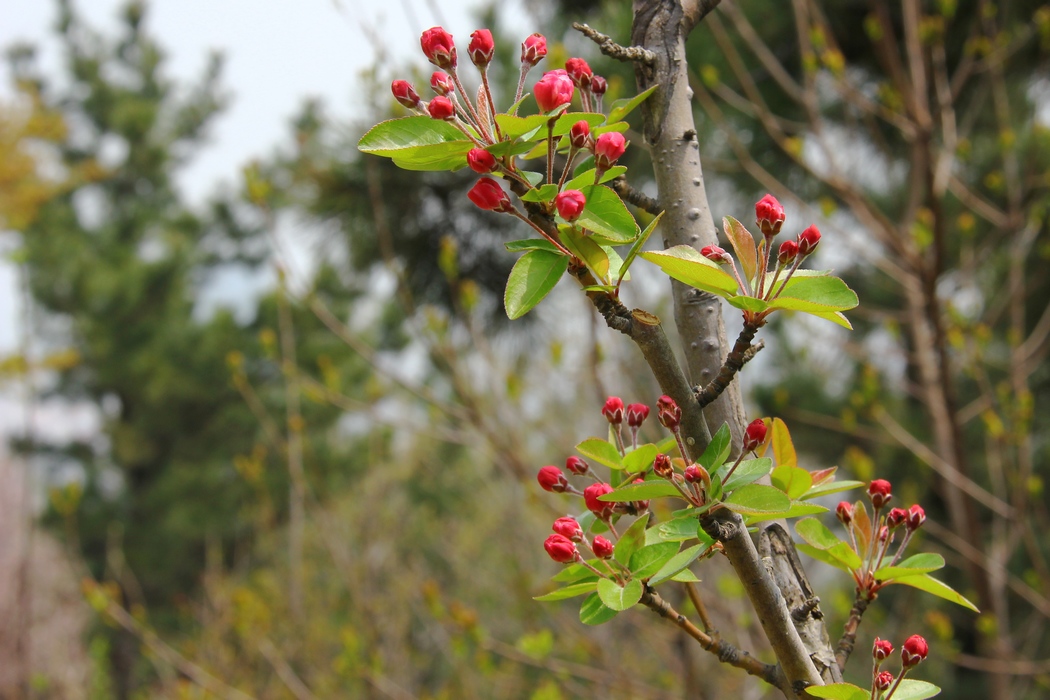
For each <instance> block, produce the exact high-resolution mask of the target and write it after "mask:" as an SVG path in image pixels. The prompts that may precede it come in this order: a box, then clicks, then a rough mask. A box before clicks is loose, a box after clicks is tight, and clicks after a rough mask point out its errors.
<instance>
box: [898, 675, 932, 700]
mask: <svg viewBox="0 0 1050 700" xmlns="http://www.w3.org/2000/svg"><path fill="white" fill-rule="evenodd" d="M940 694H941V689H940V688H938V687H937V686H935V685H934V684H933V683H927V682H926V681H919V680H913V679H911V678H905V679H904V680H903V681H901V684H900V685H899V686H897V690H896V692H894V693H893V700H926V698H932V697H935V696H937V695H940Z"/></svg>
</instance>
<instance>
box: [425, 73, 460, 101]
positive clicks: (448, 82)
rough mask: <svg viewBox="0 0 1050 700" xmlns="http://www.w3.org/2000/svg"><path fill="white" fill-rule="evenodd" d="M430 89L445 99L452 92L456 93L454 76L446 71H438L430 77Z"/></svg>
mask: <svg viewBox="0 0 1050 700" xmlns="http://www.w3.org/2000/svg"><path fill="white" fill-rule="evenodd" d="M430 89H431V90H433V91H434V92H435V93H437V94H438V95H441V96H442V97H444V96H445V95H448V94H449V93H450V92H455V91H456V85H455V83H453V82H452V76H450V75H449V74H448V73H446V72H444V71H440V70H436V71H434V73H433V74H432V75H431V76H430Z"/></svg>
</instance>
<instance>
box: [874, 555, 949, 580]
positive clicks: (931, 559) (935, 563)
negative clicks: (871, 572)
mask: <svg viewBox="0 0 1050 700" xmlns="http://www.w3.org/2000/svg"><path fill="white" fill-rule="evenodd" d="M943 568H944V557H942V556H941V555H940V554H934V553H933V552H921V553H919V554H913V555H912V556H910V557H908V558H907V559H905V560H904V561H900V562H897V565H896V566H889V565H888V564H887V565H886V566H883V567H882V568H880V569H879V570H878V571H876V572H875V578H878V579H881V580H883V581H888V580H890V579H894V578H902V577H904V576H915V575H916V574H928V573H929V572H931V571H937V570H938V569H943Z"/></svg>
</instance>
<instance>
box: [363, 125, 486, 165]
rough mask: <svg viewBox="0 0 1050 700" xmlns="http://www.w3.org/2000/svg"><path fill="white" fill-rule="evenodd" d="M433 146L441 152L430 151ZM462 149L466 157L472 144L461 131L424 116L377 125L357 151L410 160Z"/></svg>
mask: <svg viewBox="0 0 1050 700" xmlns="http://www.w3.org/2000/svg"><path fill="white" fill-rule="evenodd" d="M449 144H452V146H450V145H449ZM434 146H439V147H444V150H441V149H438V150H437V151H433V150H432V149H431V147H434ZM464 146H465V147H466V150H464V151H462V153H463V155H464V157H466V153H467V151H469V150H470V149H471V148H473V147H474V144H473V143H471V142H470V141H469V140H468V139H467V138H466V137H465V136H464V135H463V132H462V131H460V130H459V129H457V128H456V127H454V126H452V125H451V124H449V123H448V122H446V121H442V120H438V119H431V118H430V117H423V116H415V117H403V118H401V119H389V120H387V121H384V122H379V123H378V124H376V125H375V126H373V127H372V128H371V129H369V130H368V132H367V133H366V134H365V135H364V136H362V137H361V140H360V141H358V142H357V148H358V150H360V151H362V152H364V153H371V154H373V155H377V156H387V157H392V156H394V155H395V154H396V155H398V156H399V157H402V158H413V157H416V156H417V155H420V154H423V155H424V156H425V154H427V153H428V152H431V153H439V152H440V153H442V154H444V155H448V154H449V153H452V152H457V151H459V150H461V149H462V148H463V147H464ZM450 148H451V149H452V150H449V149H450Z"/></svg>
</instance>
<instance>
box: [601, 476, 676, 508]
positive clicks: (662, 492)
mask: <svg viewBox="0 0 1050 700" xmlns="http://www.w3.org/2000/svg"><path fill="white" fill-rule="evenodd" d="M668 496H681V494H680V493H679V492H678V489H676V488H675V487H674V486H673V485H672V484H671V483H670V482H668V481H664V480H663V479H653V480H652V481H644V482H642V483H640V484H627V485H625V486H622V487H620V488H618V489H616V490H615V491H613V492H611V493H605V494H602V495H601V496H599V497H598V500H599V501H607V502H610V503H623V502H625V501H648V500H650V499H653V498H667V497H668Z"/></svg>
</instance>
